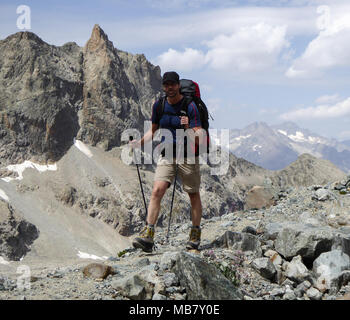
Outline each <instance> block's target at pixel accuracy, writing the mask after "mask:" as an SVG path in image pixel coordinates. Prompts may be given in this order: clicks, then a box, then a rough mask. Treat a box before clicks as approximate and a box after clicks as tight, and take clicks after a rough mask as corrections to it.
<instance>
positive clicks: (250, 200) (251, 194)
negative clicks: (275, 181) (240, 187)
mask: <svg viewBox="0 0 350 320" xmlns="http://www.w3.org/2000/svg"><path fill="white" fill-rule="evenodd" d="M275 203H276V200H275V197H274V193H273V192H272V191H271V189H269V188H265V187H261V186H254V187H253V188H251V189H250V190H249V191H248V193H247V196H246V199H245V205H244V209H245V210H250V209H262V208H269V207H271V206H272V205H274V204H275Z"/></svg>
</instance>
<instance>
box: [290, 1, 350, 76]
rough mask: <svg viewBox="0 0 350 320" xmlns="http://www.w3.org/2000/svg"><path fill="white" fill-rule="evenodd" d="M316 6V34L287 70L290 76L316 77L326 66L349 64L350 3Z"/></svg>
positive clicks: (345, 65) (328, 67) (347, 65)
mask: <svg viewBox="0 0 350 320" xmlns="http://www.w3.org/2000/svg"><path fill="white" fill-rule="evenodd" d="M341 8H342V9H343V10H340V8H336V9H335V8H332V7H328V6H322V7H319V10H318V12H319V13H321V16H320V17H319V18H318V20H317V25H318V27H319V28H320V29H321V30H320V32H319V34H318V36H317V37H316V38H315V39H313V40H312V41H311V42H310V43H309V44H308V46H307V48H306V50H305V51H304V53H303V54H302V55H301V56H300V57H298V58H297V59H295V60H294V61H293V63H292V65H291V66H290V68H289V69H288V70H287V72H286V76H287V77H289V78H312V77H317V76H319V75H320V74H322V73H323V72H325V71H326V70H329V69H331V68H336V67H350V13H349V9H350V6H349V5H348V6H344V7H341Z"/></svg>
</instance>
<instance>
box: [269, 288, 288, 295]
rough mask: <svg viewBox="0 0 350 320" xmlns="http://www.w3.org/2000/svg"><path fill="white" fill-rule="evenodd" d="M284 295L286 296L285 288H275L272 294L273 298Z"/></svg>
mask: <svg viewBox="0 0 350 320" xmlns="http://www.w3.org/2000/svg"><path fill="white" fill-rule="evenodd" d="M284 294H285V289H284V288H274V289H272V291H271V293H270V295H271V296H283V295H284Z"/></svg>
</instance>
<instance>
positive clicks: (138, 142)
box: [129, 140, 141, 149]
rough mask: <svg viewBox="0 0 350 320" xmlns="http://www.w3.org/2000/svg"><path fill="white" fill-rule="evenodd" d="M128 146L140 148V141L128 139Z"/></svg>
mask: <svg viewBox="0 0 350 320" xmlns="http://www.w3.org/2000/svg"><path fill="white" fill-rule="evenodd" d="M129 146H130V148H132V149H135V148H141V142H140V141H138V140H131V141H129Z"/></svg>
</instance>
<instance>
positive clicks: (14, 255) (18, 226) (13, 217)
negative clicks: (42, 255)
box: [0, 199, 39, 261]
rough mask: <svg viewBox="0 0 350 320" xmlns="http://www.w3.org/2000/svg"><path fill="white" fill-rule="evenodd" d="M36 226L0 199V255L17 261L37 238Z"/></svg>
mask: <svg viewBox="0 0 350 320" xmlns="http://www.w3.org/2000/svg"><path fill="white" fill-rule="evenodd" d="M38 236H39V230H38V228H37V227H36V226H35V225H33V224H31V223H29V222H28V221H26V220H25V219H23V218H22V217H21V216H20V215H19V214H18V213H17V212H16V211H15V210H14V208H13V207H12V206H11V205H10V204H8V203H6V202H5V201H3V200H1V199H0V255H2V256H4V257H6V258H8V259H9V260H15V261H19V260H20V259H21V258H22V257H23V256H25V255H26V254H27V253H28V252H29V251H30V246H31V244H32V243H33V242H34V241H35V240H36V239H37V238H38Z"/></svg>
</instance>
